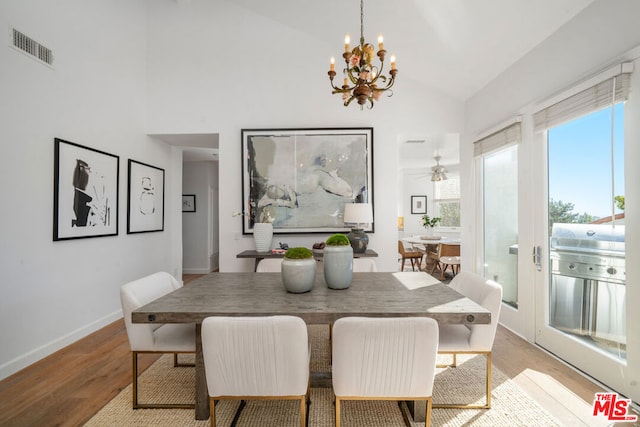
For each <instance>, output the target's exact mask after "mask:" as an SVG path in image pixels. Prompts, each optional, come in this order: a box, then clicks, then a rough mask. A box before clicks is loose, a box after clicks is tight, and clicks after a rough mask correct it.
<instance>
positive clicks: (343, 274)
mask: <svg viewBox="0 0 640 427" xmlns="http://www.w3.org/2000/svg"><path fill="white" fill-rule="evenodd" d="M322 263H323V264H324V266H323V268H324V280H325V282H327V286H329V288H331V289H347V288H348V287H349V286H350V285H351V278H352V275H353V248H352V247H351V246H347V245H345V246H330V245H327V246H325V247H324V254H323V256H322Z"/></svg>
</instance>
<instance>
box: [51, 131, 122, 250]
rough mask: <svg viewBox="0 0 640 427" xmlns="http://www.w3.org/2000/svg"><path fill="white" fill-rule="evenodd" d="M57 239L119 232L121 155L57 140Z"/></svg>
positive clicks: (55, 156)
mask: <svg viewBox="0 0 640 427" xmlns="http://www.w3.org/2000/svg"><path fill="white" fill-rule="evenodd" d="M54 144H55V146H54V177H53V181H54V187H53V191H54V197H53V205H54V206H53V240H67V239H81V238H87V237H104V236H115V235H117V234H118V182H119V181H118V180H119V170H120V169H119V168H120V158H119V157H118V156H116V155H113V154H109V153H105V152H103V151H99V150H95V149H93V148H89V147H84V146H82V145H79V144H74V143H73V142H69V141H64V140H62V139H59V138H55V140H54Z"/></svg>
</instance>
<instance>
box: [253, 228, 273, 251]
mask: <svg viewBox="0 0 640 427" xmlns="http://www.w3.org/2000/svg"><path fill="white" fill-rule="evenodd" d="M272 238H273V224H271V223H268V222H257V223H255V224H253V240H254V241H255V243H256V251H258V252H269V251H271V239H272Z"/></svg>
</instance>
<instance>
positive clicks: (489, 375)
mask: <svg viewBox="0 0 640 427" xmlns="http://www.w3.org/2000/svg"><path fill="white" fill-rule="evenodd" d="M486 393H487V401H486V404H487V409H489V408H491V353H487V389H486Z"/></svg>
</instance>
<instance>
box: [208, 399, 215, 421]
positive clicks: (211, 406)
mask: <svg viewBox="0 0 640 427" xmlns="http://www.w3.org/2000/svg"><path fill="white" fill-rule="evenodd" d="M209 420H210V423H211V427H216V401H215V399H214V398H213V397H210V398H209Z"/></svg>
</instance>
